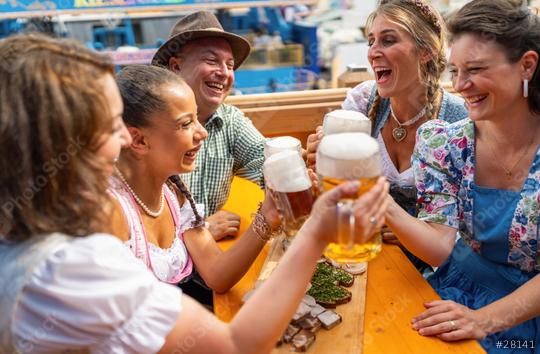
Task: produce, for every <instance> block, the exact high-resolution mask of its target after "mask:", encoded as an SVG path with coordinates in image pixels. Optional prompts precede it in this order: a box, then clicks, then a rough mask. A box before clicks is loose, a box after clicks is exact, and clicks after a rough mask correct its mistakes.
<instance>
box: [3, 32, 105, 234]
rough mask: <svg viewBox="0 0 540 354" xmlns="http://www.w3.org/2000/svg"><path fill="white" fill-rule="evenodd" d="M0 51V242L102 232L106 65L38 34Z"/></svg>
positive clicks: (21, 37)
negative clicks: (99, 152) (101, 152)
mask: <svg viewBox="0 0 540 354" xmlns="http://www.w3.org/2000/svg"><path fill="white" fill-rule="evenodd" d="M0 53H2V54H0V59H1V60H0V62H1V63H2V65H1V66H0V77H1V78H2V80H0V150H1V151H2V152H3V157H2V159H0V200H2V206H1V208H0V234H1V235H2V236H1V237H2V238H4V239H7V240H10V241H14V242H21V241H24V240H26V239H28V238H30V237H32V236H34V235H38V234H48V233H53V232H62V233H66V234H69V235H73V236H85V235H88V234H90V233H92V232H96V231H101V230H102V229H103V226H104V222H105V219H106V214H105V212H104V211H103V204H104V203H105V201H106V200H107V199H106V198H107V196H106V190H107V185H108V177H107V176H106V174H105V173H104V170H103V161H102V159H101V158H100V157H99V156H97V155H96V151H97V149H98V148H99V146H98V144H99V143H100V142H99V141H100V137H101V136H102V135H103V134H104V133H106V132H110V130H111V129H112V117H111V114H110V112H109V104H108V101H107V99H106V97H105V96H104V94H103V84H102V83H101V81H100V80H99V79H100V78H102V77H105V75H113V73H114V71H113V70H114V67H113V64H112V62H111V61H110V59H108V58H106V57H104V56H101V55H99V54H97V53H96V52H93V51H91V50H89V49H87V48H85V47H84V46H82V45H80V44H78V43H77V42H75V41H72V40H65V39H52V38H48V37H45V36H42V35H37V34H26V35H17V36H13V37H9V38H7V39H4V40H2V41H0Z"/></svg>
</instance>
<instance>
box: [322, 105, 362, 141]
mask: <svg viewBox="0 0 540 354" xmlns="http://www.w3.org/2000/svg"><path fill="white" fill-rule="evenodd" d="M352 132H358V133H366V134H370V133H371V120H370V119H369V118H368V117H366V116H365V115H364V114H362V113H360V112H357V111H346V110H344V109H338V110H335V111H332V112H330V113H328V114H326V115H325V116H324V122H323V133H324V134H325V135H330V134H339V133H352Z"/></svg>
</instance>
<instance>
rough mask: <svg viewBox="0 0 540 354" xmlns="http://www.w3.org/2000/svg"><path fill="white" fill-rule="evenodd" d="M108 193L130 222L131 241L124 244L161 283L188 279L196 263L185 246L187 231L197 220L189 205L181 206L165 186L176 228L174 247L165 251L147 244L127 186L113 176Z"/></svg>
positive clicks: (139, 217)
mask: <svg viewBox="0 0 540 354" xmlns="http://www.w3.org/2000/svg"><path fill="white" fill-rule="evenodd" d="M109 192H110V193H111V194H112V195H114V196H115V197H116V199H117V200H118V202H119V203H120V206H121V207H122V210H123V212H124V215H125V217H126V220H127V222H128V227H129V240H128V241H126V242H125V245H126V246H128V247H129V249H130V250H131V251H132V252H133V254H134V255H135V256H136V257H137V258H138V259H140V260H141V261H143V262H144V263H145V264H146V266H147V267H148V268H149V269H150V270H151V271H152V272H153V273H154V275H155V276H156V278H157V279H159V280H160V281H162V282H166V283H171V284H177V283H180V282H182V281H183V280H184V279H185V278H187V277H188V276H189V275H190V274H191V272H192V270H193V262H192V260H191V257H190V256H189V253H188V251H187V249H186V246H185V244H184V231H185V230H188V229H190V228H191V224H192V221H193V220H195V214H194V213H193V210H192V209H191V206H190V205H189V203H184V205H183V206H182V207H181V206H180V203H179V202H178V198H177V197H176V195H175V193H174V192H173V191H171V190H170V189H169V188H168V187H167V186H166V185H164V186H163V194H164V196H165V200H166V202H167V205H168V206H169V209H170V210H171V213H172V217H173V221H174V226H175V237H174V240H173V242H172V244H171V246H170V247H169V248H167V249H163V248H160V247H159V246H157V245H155V244H153V243H151V242H148V237H147V236H146V231H145V229H144V225H143V223H142V218H141V213H140V211H139V208H138V206H137V202H136V201H135V199H134V198H133V195H131V192H130V191H129V190H128V188H127V187H126V186H125V185H124V183H123V182H122V181H120V179H118V178H117V177H115V176H113V177H111V183H110V188H109ZM201 209H202V207H201V206H199V205H198V206H197V210H198V211H199V213H200V212H202V210H201Z"/></svg>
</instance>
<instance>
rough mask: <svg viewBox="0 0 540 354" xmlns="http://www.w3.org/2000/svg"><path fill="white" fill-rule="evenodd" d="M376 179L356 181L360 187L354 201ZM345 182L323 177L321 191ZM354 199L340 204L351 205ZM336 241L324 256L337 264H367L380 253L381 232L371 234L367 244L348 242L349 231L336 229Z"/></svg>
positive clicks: (376, 231) (368, 188) (373, 183)
mask: <svg viewBox="0 0 540 354" xmlns="http://www.w3.org/2000/svg"><path fill="white" fill-rule="evenodd" d="M377 179H378V177H373V178H360V179H358V181H359V182H360V186H358V193H357V194H356V195H355V196H354V199H356V198H358V197H360V196H361V195H362V194H364V193H366V192H367V191H369V190H370V189H371V188H372V187H373V186H374V185H375V183H377ZM347 181H349V180H340V179H336V178H329V177H323V178H322V180H321V189H322V190H323V191H329V190H331V189H333V188H335V187H336V186H338V185H339V184H341V183H345V182H347ZM354 199H343V200H342V201H341V203H352V202H354ZM338 217H339V216H338ZM344 231H347V232H344ZM337 241H338V242H337V243H330V244H329V245H328V246H327V248H326V250H325V252H324V255H325V256H326V257H327V258H331V259H333V260H334V261H336V262H339V263H360V262H367V261H370V260H372V259H373V258H375V257H376V256H377V254H379V252H381V243H382V239H381V230H379V229H378V230H375V231H374V232H373V234H372V235H371V237H370V238H369V240H368V241H367V242H364V243H360V242H358V241H356V240H354V241H353V242H350V241H349V230H344V229H343V228H338V234H337Z"/></svg>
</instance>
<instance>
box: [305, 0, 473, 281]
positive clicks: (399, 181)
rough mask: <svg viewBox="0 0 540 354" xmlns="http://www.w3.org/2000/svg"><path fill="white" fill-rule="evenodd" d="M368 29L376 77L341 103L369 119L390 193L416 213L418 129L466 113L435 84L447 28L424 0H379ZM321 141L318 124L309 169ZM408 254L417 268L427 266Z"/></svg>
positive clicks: (441, 65)
mask: <svg viewBox="0 0 540 354" xmlns="http://www.w3.org/2000/svg"><path fill="white" fill-rule="evenodd" d="M366 32H367V37H368V44H369V51H368V61H369V64H370V65H371V67H372V69H373V71H374V72H375V75H376V80H375V81H367V82H364V83H361V84H360V85H358V86H356V87H355V88H353V89H351V90H350V91H349V92H348V93H347V99H346V100H345V102H343V105H342V106H343V109H346V110H353V111H359V112H361V113H363V114H365V115H366V116H367V117H368V118H370V120H371V124H372V135H373V137H375V138H376V139H377V140H378V141H379V146H380V147H381V153H382V162H383V174H384V176H385V177H386V178H387V179H388V182H390V195H391V196H392V197H393V198H394V200H395V201H396V202H397V203H398V204H399V205H400V206H401V207H402V208H403V209H405V210H406V211H407V212H408V213H409V214H411V215H416V213H417V211H416V188H415V185H414V175H413V170H412V168H411V156H412V153H413V149H414V144H415V135H416V130H417V129H418V127H420V125H422V124H423V123H425V122H426V121H428V120H430V119H442V120H445V121H449V122H455V121H458V120H460V119H463V118H465V117H467V115H468V113H467V110H466V108H465V105H464V102H463V99H461V98H459V97H457V96H454V95H452V94H449V93H448V92H446V91H445V90H443V89H442V88H441V87H440V85H439V80H440V77H441V74H442V72H443V71H444V70H445V68H446V56H445V54H446V53H445V41H446V36H445V26H444V23H443V20H442V19H441V17H440V15H439V14H438V13H437V11H436V10H435V9H433V8H432V7H431V6H430V5H428V4H426V3H425V2H424V1H422V0H383V1H381V3H380V5H379V7H378V8H377V9H376V10H375V11H374V12H373V13H372V14H371V15H370V17H369V19H368V23H367V26H366ZM320 139H322V131H321V129H320V128H319V129H318V132H317V133H316V134H312V135H310V136H309V138H308V143H307V150H308V161H307V162H308V165H309V166H311V167H312V168H313V167H314V165H315V157H316V151H317V146H318V145H319V141H320ZM383 236H384V239H385V240H386V241H392V242H394V240H395V237H394V236H393V235H392V233H391V232H390V231H389V230H387V229H385V232H384V233H383ZM408 256H409V258H410V259H411V261H413V263H414V264H415V266H416V267H417V268H418V269H419V270H421V271H423V270H426V269H427V270H429V268H428V266H427V265H426V264H425V263H423V262H421V261H420V260H418V259H416V258H414V257H411V256H410V254H408Z"/></svg>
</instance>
